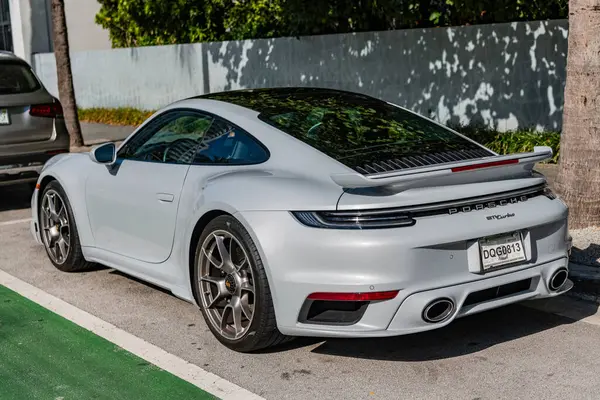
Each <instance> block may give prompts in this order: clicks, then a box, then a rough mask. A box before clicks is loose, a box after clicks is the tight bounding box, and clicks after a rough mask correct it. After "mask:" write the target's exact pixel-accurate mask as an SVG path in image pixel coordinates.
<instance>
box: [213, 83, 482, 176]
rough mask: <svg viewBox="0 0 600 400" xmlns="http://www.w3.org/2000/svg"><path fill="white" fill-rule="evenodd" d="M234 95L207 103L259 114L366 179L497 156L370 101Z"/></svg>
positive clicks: (323, 95)
mask: <svg viewBox="0 0 600 400" xmlns="http://www.w3.org/2000/svg"><path fill="white" fill-rule="evenodd" d="M234 93H235V92H230V93H223V94H220V95H209V96H207V97H210V98H213V99H215V100H224V101H228V102H231V103H234V104H238V105H242V106H245V107H247V108H251V109H254V110H256V111H258V112H259V113H260V115H259V118H260V119H261V120H263V121H264V122H266V123H268V124H270V125H272V126H274V127H276V128H278V129H279V130H281V131H283V132H286V133H288V134H289V135H291V136H293V137H295V138H297V139H300V140H301V141H303V142H305V143H307V144H309V145H311V146H312V147H314V148H316V149H318V150H320V151H321V152H323V153H325V154H327V155H328V156H330V157H332V158H334V159H335V160H338V161H340V162H341V163H343V164H345V165H347V166H348V167H350V168H353V169H355V170H356V171H358V172H361V173H363V174H372V173H381V172H387V171H392V170H398V169H406V168H414V167H420V166H425V165H432V164H440V163H445V162H453V161H460V160H466V159H473V158H480V157H486V156H491V155H493V153H491V152H489V151H487V150H486V149H484V148H482V147H481V146H478V145H477V144H475V143H473V142H471V141H469V140H467V139H465V138H463V137H461V136H459V135H456V134H455V133H453V132H452V131H450V130H449V129H446V128H444V127H442V126H440V125H437V124H435V123H433V122H430V121H428V120H427V119H425V118H422V117H420V116H418V115H415V114H413V113H411V112H408V111H405V110H403V109H401V108H398V107H395V106H393V105H391V104H388V103H386V102H384V101H380V100H377V99H375V98H372V97H369V96H363V95H360V94H354V93H347V92H340V91H328V90H323V89H321V90H319V89H315V90H310V89H307V90H298V91H294V90H287V91H283V90H281V89H280V90H279V91H277V90H276V89H272V90H271V91H269V90H268V89H267V90H263V91H261V90H257V91H252V92H238V93H237V94H234ZM205 97H206V96H205Z"/></svg>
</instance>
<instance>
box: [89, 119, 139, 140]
mask: <svg viewBox="0 0 600 400" xmlns="http://www.w3.org/2000/svg"><path fill="white" fill-rule="evenodd" d="M134 130H135V127H133V126H118V125H104V124H96V123H91V122H81V131H82V134H83V142H84V143H85V145H86V146H93V145H95V144H99V143H104V142H118V141H121V140H123V139H125V138H127V136H129V135H130V134H131V133H132V132H133V131H134Z"/></svg>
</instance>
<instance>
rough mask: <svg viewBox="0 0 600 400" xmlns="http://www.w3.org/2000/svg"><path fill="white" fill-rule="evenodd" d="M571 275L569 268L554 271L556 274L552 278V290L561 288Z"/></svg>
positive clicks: (550, 284)
mask: <svg viewBox="0 0 600 400" xmlns="http://www.w3.org/2000/svg"><path fill="white" fill-rule="evenodd" d="M568 277H569V273H568V272H567V270H566V269H565V268H561V269H559V270H558V271H556V272H555V273H554V275H552V278H550V283H549V286H550V290H552V291H557V290H559V289H560V288H561V287H562V286H563V285H564V284H565V282H566V281H567V279H568Z"/></svg>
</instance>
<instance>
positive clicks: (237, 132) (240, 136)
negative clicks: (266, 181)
mask: <svg viewBox="0 0 600 400" xmlns="http://www.w3.org/2000/svg"><path fill="white" fill-rule="evenodd" d="M268 158H269V156H268V153H267V151H266V150H265V148H264V147H262V146H261V145H260V144H259V143H258V142H257V141H256V140H255V139H254V138H252V137H251V136H250V135H249V134H248V133H247V132H245V131H244V130H242V129H240V128H238V127H237V126H235V125H233V124H231V123H229V122H227V121H225V120H223V119H221V118H218V117H215V118H214V120H213V122H212V124H211V125H210V128H209V129H208V131H207V132H206V134H205V135H204V140H202V143H201V144H200V147H199V148H198V151H197V152H196V156H195V157H194V161H193V163H194V164H231V165H242V164H258V163H261V162H264V161H266V160H267V159H268Z"/></svg>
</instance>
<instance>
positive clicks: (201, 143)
mask: <svg viewBox="0 0 600 400" xmlns="http://www.w3.org/2000/svg"><path fill="white" fill-rule="evenodd" d="M119 158H126V159H132V160H139V161H154V162H164V163H175V164H191V163H193V164H238V165H239V164H255V163H259V162H263V161H265V160H266V159H267V158H268V153H267V151H266V150H265V149H264V148H263V147H262V146H261V145H260V144H258V143H257V142H256V141H255V140H254V139H253V138H252V137H250V135H248V134H247V133H246V132H244V131H243V130H241V129H239V128H238V127H236V126H235V125H233V124H231V123H229V122H227V121H225V120H222V119H220V118H217V117H214V116H212V115H205V114H203V113H200V112H196V111H188V110H177V111H172V112H168V113H166V114H164V115H162V116H159V117H157V118H156V119H154V120H153V121H152V122H150V123H149V124H148V125H147V126H145V127H144V128H143V129H142V130H141V131H140V132H138V133H137V134H136V135H135V136H134V137H133V138H131V140H129V141H128V142H127V143H126V144H125V146H124V147H123V148H122V149H121V150H120V151H119Z"/></svg>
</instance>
